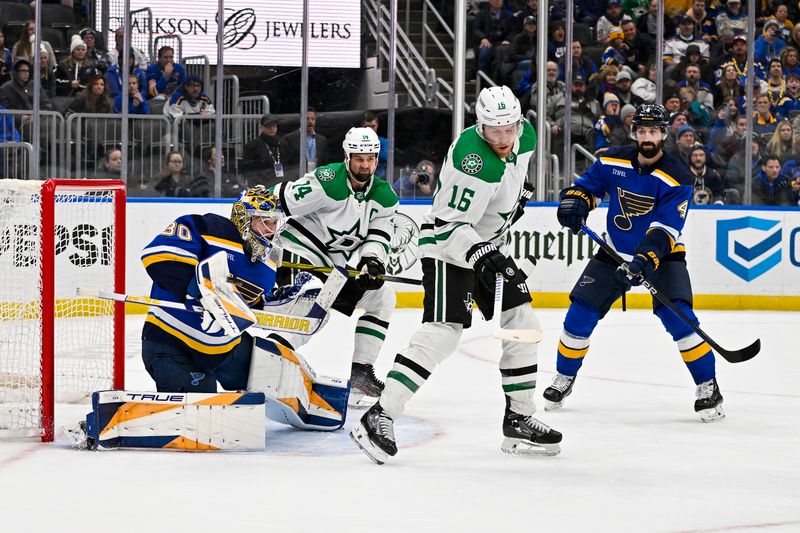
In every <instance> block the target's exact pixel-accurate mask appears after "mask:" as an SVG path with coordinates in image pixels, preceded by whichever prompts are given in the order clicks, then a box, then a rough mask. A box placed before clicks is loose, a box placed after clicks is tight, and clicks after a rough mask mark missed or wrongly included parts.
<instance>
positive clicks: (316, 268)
mask: <svg viewBox="0 0 800 533" xmlns="http://www.w3.org/2000/svg"><path fill="white" fill-rule="evenodd" d="M280 266H282V267H285V268H294V269H296V270H306V271H308V272H319V273H321V274H325V273H327V272H330V271H331V270H333V269H332V268H331V267H321V266H314V265H308V264H305V263H287V262H285V261H284V262H282V263H281V264H280ZM346 272H347V275H348V276H349V277H351V278H357V277H358V276H359V275H360V274H361V272H359V271H358V270H356V269H354V268H348V269H347V271H346ZM378 279H382V280H383V281H391V282H392V283H406V284H408V285H422V280H421V279H414V278H404V277H401V276H387V275H386V274H383V275H380V276H378Z"/></svg>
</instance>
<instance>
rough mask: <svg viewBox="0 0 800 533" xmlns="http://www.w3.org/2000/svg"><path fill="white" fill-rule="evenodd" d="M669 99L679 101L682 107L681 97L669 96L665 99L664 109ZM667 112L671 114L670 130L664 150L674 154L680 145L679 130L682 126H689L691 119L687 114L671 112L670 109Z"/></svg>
mask: <svg viewBox="0 0 800 533" xmlns="http://www.w3.org/2000/svg"><path fill="white" fill-rule="evenodd" d="M667 98H675V99H677V100H678V106H680V96H678V95H677V94H672V95H669V96H668V97H665V99H664V107H667V105H666V102H667ZM667 112H668V113H670V116H669V129H668V130H667V140H666V142H665V145H664V149H665V150H666V151H667V152H670V153H672V152H674V151H675V149H676V148H675V146H676V145H677V144H678V130H679V129H680V128H681V126H685V125H687V124H689V117H688V116H687V114H686V113H684V112H682V111H675V112H670V111H669V108H667Z"/></svg>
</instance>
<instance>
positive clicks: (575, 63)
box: [558, 41, 597, 81]
mask: <svg viewBox="0 0 800 533" xmlns="http://www.w3.org/2000/svg"><path fill="white" fill-rule="evenodd" d="M596 72H597V66H596V65H595V64H594V62H592V60H591V59H589V56H587V55H586V54H584V53H583V45H581V43H580V41H572V75H573V76H576V75H581V76H583V78H584V79H587V80H588V79H589V78H590V77H592V75H593V74H595V73H596ZM558 79H559V80H561V81H564V69H563V68H562V69H560V72H559V74H558Z"/></svg>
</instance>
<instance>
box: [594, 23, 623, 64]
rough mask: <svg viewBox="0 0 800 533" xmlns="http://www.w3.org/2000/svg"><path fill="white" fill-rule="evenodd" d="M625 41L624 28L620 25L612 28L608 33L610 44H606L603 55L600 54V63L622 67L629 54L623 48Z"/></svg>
mask: <svg viewBox="0 0 800 533" xmlns="http://www.w3.org/2000/svg"><path fill="white" fill-rule="evenodd" d="M624 41H625V35H624V34H623V33H622V30H621V29H620V28H618V27H614V28H611V31H610V32H609V34H608V46H606V49H605V50H604V51H603V55H602V56H600V64H601V65H614V66H616V67H619V68H622V66H623V65H625V62H626V60H627V56H626V55H625V53H624V50H623V48H622V47H623V45H624Z"/></svg>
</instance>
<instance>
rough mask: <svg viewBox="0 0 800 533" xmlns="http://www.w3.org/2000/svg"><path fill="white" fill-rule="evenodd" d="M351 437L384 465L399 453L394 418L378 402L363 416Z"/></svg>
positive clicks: (376, 461) (376, 460)
mask: <svg viewBox="0 0 800 533" xmlns="http://www.w3.org/2000/svg"><path fill="white" fill-rule="evenodd" d="M350 438H351V439H353V442H355V443H356V445H358V447H359V448H361V450H362V451H363V452H364V453H365V454H367V456H368V457H369V458H370V459H372V460H373V461H374V462H375V463H377V464H379V465H382V464H383V463H385V462H386V459H388V458H389V456H390V455H395V454H396V453H397V443H395V440H394V420H392V419H391V418H390V417H389V415H387V414H386V413H384V411H383V409H382V408H381V404H379V403H376V404H375V405H373V406H372V407H370V408H369V410H368V411H367V412H366V413H364V416H362V417H361V424H360V425H359V426H358V427H357V428H355V429H354V430H353V431H351V432H350Z"/></svg>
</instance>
